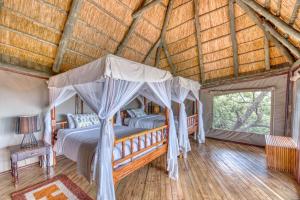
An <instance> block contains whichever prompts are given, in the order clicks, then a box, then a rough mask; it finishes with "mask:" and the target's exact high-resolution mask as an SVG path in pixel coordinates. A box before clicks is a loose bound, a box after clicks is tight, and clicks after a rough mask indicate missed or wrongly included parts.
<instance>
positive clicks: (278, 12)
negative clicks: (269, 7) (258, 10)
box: [276, 0, 282, 17]
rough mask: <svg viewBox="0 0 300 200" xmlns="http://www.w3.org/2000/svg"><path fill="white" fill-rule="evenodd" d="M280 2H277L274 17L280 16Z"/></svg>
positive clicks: (280, 0) (279, 0) (278, 0)
mask: <svg viewBox="0 0 300 200" xmlns="http://www.w3.org/2000/svg"><path fill="white" fill-rule="evenodd" d="M281 2H282V0H277V11H276V16H277V17H279V16H280V10H281Z"/></svg>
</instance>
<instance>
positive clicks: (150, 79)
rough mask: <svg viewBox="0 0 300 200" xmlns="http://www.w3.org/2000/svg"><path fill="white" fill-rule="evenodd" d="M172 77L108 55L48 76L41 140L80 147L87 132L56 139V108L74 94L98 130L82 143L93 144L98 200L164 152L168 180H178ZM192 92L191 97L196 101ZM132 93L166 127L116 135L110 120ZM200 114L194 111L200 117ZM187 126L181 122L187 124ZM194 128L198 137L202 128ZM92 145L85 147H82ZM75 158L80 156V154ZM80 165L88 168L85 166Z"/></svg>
mask: <svg viewBox="0 0 300 200" xmlns="http://www.w3.org/2000/svg"><path fill="white" fill-rule="evenodd" d="M172 79H173V77H172V75H171V74H170V73H169V72H168V71H164V70H160V69H157V68H153V67H150V66H147V65H143V64H140V63H136V62H133V61H129V60H126V59H124V58H120V57H117V56H114V55H107V56H105V57H103V58H100V59H98V60H96V61H93V62H91V63H88V64H86V65H84V66H82V67H78V68H76V69H73V70H70V71H67V72H65V73H62V74H59V75H56V76H54V77H51V78H50V79H49V83H48V87H49V91H50V107H49V112H48V113H47V115H46V119H45V135H44V140H45V141H46V142H48V143H51V144H53V145H54V144H55V141H60V145H61V144H62V143H63V142H64V141H65V142H66V141H67V138H69V140H71V141H72V139H74V138H75V139H77V140H73V142H71V144H74V148H73V147H72V148H73V149H76V148H77V149H80V147H81V145H79V144H80V142H81V141H80V140H78V138H81V137H82V136H83V135H88V134H87V132H86V134H79V132H80V131H73V130H72V131H69V132H68V131H66V132H65V133H66V134H67V136H66V137H64V134H61V135H62V136H60V135H59V134H58V135H57V132H56V129H57V125H58V126H61V127H62V128H64V127H65V126H66V124H65V123H58V124H57V123H56V120H55V117H56V115H55V107H57V106H58V105H60V104H61V103H63V102H65V101H66V100H68V99H70V98H71V97H73V96H74V95H75V94H78V95H79V96H80V98H81V99H83V100H84V102H85V103H86V104H87V105H88V106H89V107H90V109H91V110H92V111H93V112H94V113H96V114H97V119H98V120H99V124H98V127H97V128H96V129H95V130H94V131H96V132H97V134H96V136H97V137H95V138H93V137H94V136H95V134H94V135H93V136H91V138H92V140H91V138H88V139H86V140H90V141H93V142H94V149H93V152H94V153H93V160H94V162H93V165H92V164H91V165H92V167H93V169H92V170H91V171H92V178H93V180H96V182H97V186H98V191H97V199H115V193H114V183H115V182H117V181H118V180H120V179H122V178H123V177H125V176H126V175H128V174H130V173H131V172H133V171H134V170H136V169H138V168H140V167H142V166H144V165H145V164H147V163H149V162H151V161H152V160H154V159H155V158H157V157H159V156H161V155H163V154H166V155H167V170H168V172H169V177H170V178H172V179H175V180H176V179H177V178H178V163H177V157H178V155H179V147H178V140H177V136H176V128H175V122H174V116H173V111H172V108H171V100H172V95H171V90H172V87H173V85H172V84H173V82H172V81H173V80H172ZM191 91H192V93H193V92H195V91H193V90H191ZM197 92H199V91H197ZM197 92H196V93H197ZM196 93H195V94H194V96H195V97H196V99H199V98H198V95H197V94H196ZM188 94H189V93H188ZM136 95H141V96H144V97H146V98H147V99H150V100H151V101H153V102H155V103H157V104H158V105H160V106H162V107H164V108H165V115H166V117H165V119H166V123H165V124H164V125H163V126H160V127H157V128H153V129H144V130H137V129H133V130H132V131H133V132H134V133H131V134H129V132H130V131H128V132H127V133H125V136H124V133H120V132H122V131H120V130H122V129H123V128H122V127H121V128H120V127H119V126H114V124H113V120H111V119H112V118H113V116H114V115H115V114H116V113H117V112H118V111H119V110H120V109H121V107H122V106H124V105H125V104H126V103H128V101H129V100H130V99H132V98H133V97H134V96H136ZM186 97H187V96H186ZM199 114H200V113H199V112H198V116H200V115H199ZM199 119H200V118H198V121H199ZM201 120H202V119H201ZM201 120H200V121H201ZM187 122H188V121H187V120H185V123H187ZM198 124H200V123H198ZM117 127H119V129H118V128H117ZM117 129H118V130H117ZM124 129H126V128H125V127H124ZM128 130H129V129H128ZM186 130H187V128H186ZM198 130H199V134H198V135H199V137H200V129H198ZM69 133H70V134H69ZM202 134H204V132H202ZM201 137H202V136H201ZM61 138H63V139H61ZM184 138H185V139H186V138H187V137H186V136H185V137H184ZM84 140H85V139H83V141H84ZM61 141H63V142H61ZM95 141H96V142H95ZM179 141H180V140H179ZM75 144H77V146H76V145H75ZM58 146H59V145H58ZM83 146H84V145H83ZM90 146H91V145H87V146H86V148H87V149H88V148H90ZM63 148H66V146H63ZM58 149H59V147H58ZM56 150H57V149H56ZM78 151H79V150H78ZM81 151H86V149H83V150H82V149H80V151H79V153H80V152H81ZM115 152H117V153H115ZM116 155H117V156H116ZM54 157H55V155H54ZM78 158H79V159H80V158H82V157H80V156H78ZM78 163H80V162H78ZM90 163H91V162H90ZM84 166H85V168H86V165H84Z"/></svg>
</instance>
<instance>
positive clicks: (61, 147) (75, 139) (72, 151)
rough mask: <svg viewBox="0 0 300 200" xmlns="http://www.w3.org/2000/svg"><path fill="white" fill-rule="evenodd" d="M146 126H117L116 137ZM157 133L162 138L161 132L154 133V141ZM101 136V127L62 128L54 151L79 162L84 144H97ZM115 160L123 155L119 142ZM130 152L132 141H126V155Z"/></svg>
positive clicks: (149, 137) (135, 140) (134, 147)
mask: <svg viewBox="0 0 300 200" xmlns="http://www.w3.org/2000/svg"><path fill="white" fill-rule="evenodd" d="M144 130H146V129H144V128H132V127H128V126H115V127H114V131H115V137H116V138H117V139H119V138H123V137H126V136H129V135H132V134H135V133H139V132H141V131H144ZM156 134H159V135H158V139H159V141H160V140H161V132H157V133H154V134H153V136H154V137H152V139H153V142H154V143H155V142H156ZM98 138H99V127H98V126H92V127H88V128H80V129H60V130H59V131H58V134H57V142H56V144H55V146H54V151H55V152H57V154H63V155H65V156H66V157H67V158H69V159H71V160H73V161H75V162H77V161H78V159H79V154H80V151H81V149H82V147H83V146H84V145H89V146H94V147H96V146H97V142H98ZM146 140H147V146H149V145H150V143H151V135H150V134H148V135H147V138H146ZM141 148H145V137H141ZM137 150H138V139H137V138H136V139H134V140H133V151H134V152H135V151H137ZM113 151H114V160H118V159H120V158H121V157H122V145H121V144H117V145H116V146H115V148H114V150H113ZM129 153H130V141H126V143H125V155H128V154H129Z"/></svg>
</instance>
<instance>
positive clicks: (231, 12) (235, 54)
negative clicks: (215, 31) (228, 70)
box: [229, 0, 239, 78]
mask: <svg viewBox="0 0 300 200" xmlns="http://www.w3.org/2000/svg"><path fill="white" fill-rule="evenodd" d="M229 18H230V34H231V41H232V50H233V66H234V77H235V78H237V77H238V74H239V58H238V45H237V40H236V31H235V15H234V0H229Z"/></svg>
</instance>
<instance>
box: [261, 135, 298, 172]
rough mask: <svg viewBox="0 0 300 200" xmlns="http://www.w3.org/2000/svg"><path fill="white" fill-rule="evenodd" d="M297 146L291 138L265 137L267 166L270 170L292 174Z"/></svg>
mask: <svg viewBox="0 0 300 200" xmlns="http://www.w3.org/2000/svg"><path fill="white" fill-rule="evenodd" d="M296 152H297V145H296V143H295V142H294V141H293V139H292V138H291V137H284V136H273V135H266V156H267V166H268V168H270V169H274V170H278V171H282V172H288V173H294V172H295V168H296Z"/></svg>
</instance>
